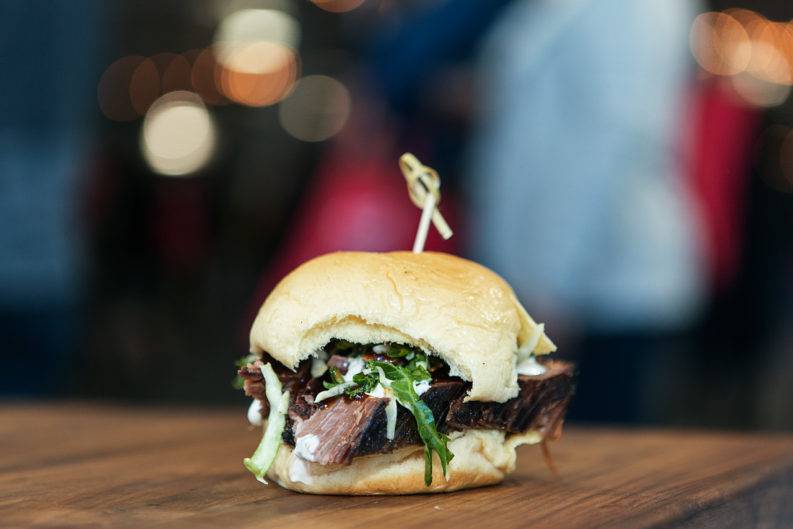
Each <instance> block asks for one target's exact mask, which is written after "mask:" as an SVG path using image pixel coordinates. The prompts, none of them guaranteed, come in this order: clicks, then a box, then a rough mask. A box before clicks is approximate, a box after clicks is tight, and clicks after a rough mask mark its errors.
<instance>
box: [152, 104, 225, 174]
mask: <svg viewBox="0 0 793 529" xmlns="http://www.w3.org/2000/svg"><path fill="white" fill-rule="evenodd" d="M215 143H216V132H215V126H214V123H213V122H212V118H211V116H210V115H209V112H208V111H207V109H206V107H205V106H204V103H203V101H202V100H201V98H200V97H199V96H198V94H195V93H193V92H187V91H177V92H171V93H168V94H166V95H164V96H162V97H161V98H159V99H158V100H157V101H155V102H154V104H153V105H152V106H151V108H149V111H148V113H147V114H146V117H145V119H144V120H143V126H142V127H141V136H140V148H141V152H142V153H143V157H144V159H145V160H146V162H147V163H148V164H149V166H150V167H151V168H152V170H153V171H155V172H157V173H160V174H163V175H168V176H183V175H189V174H191V173H194V172H195V171H197V170H199V169H200V168H202V167H203V166H204V165H206V164H207V162H208V161H209V160H210V158H211V156H212V154H213V152H214V150H215Z"/></svg>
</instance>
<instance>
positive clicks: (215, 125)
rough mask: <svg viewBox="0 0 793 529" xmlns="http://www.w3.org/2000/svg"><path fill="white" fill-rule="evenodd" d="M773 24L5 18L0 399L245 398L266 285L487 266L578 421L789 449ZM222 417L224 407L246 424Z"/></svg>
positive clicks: (779, 75)
mask: <svg viewBox="0 0 793 529" xmlns="http://www.w3.org/2000/svg"><path fill="white" fill-rule="evenodd" d="M791 18H793V5H791V4H790V2H787V1H784V0H768V1H757V2H729V1H718V2H715V1H714V2H710V3H704V2H703V3H697V2H695V1H692V0H642V1H641V2H635V1H632V0H597V1H595V0H568V1H564V2H560V1H553V0H491V1H489V2H482V1H479V0H412V1H406V0H400V1H396V0H313V1H309V0H281V1H275V0H230V1H220V0H202V1H201V2H194V1H188V0H160V1H158V2H132V1H118V2H102V1H100V0H74V1H71V2H56V1H44V0H25V1H22V0H2V1H0V79H2V92H0V221H2V222H0V344H1V345H0V351H2V364H1V365H0V395H2V397H3V398H5V399H17V398H23V399H30V398H89V399H104V400H113V401H124V402H141V403H155V402H156V403H160V402H169V403H196V404H231V403H235V402H236V403H239V404H240V410H242V409H243V408H242V406H243V402H244V401H245V399H244V398H243V397H242V396H241V395H240V392H237V391H235V390H233V389H232V387H231V384H230V382H231V379H232V378H233V375H234V367H233V361H234V360H235V359H236V358H238V357H239V356H241V355H242V354H244V353H245V352H246V351H247V345H248V344H247V331H248V329H249V327H250V324H251V322H252V319H253V316H254V315H255V311H256V309H257V308H258V306H259V304H260V303H261V302H262V301H263V299H264V298H265V296H266V295H267V293H268V292H269V290H270V289H271V288H272V287H273V285H274V284H275V283H276V282H277V281H278V280H279V279H280V278H281V277H283V275H285V273H287V272H288V271H289V270H290V269H292V268H293V267H294V266H296V265H297V264H299V263H301V262H303V261H305V260H306V259H308V258H310V257H312V256H315V255H318V254H321V253H325V252H328V251H333V250H343V249H366V250H382V251H384V250H397V249H409V248H410V247H411V245H412V240H413V236H414V234H415V228H416V226H417V224H418V218H419V210H418V209H416V208H415V207H414V206H413V205H412V203H411V202H410V200H409V198H408V195H407V193H406V190H405V185H404V180H403V178H402V176H401V174H400V172H399V169H398V165H397V160H398V157H399V155H400V154H401V153H403V152H406V151H410V152H413V153H415V154H416V156H418V158H419V159H420V160H422V161H423V162H424V163H426V164H427V165H430V166H432V167H434V168H435V169H437V170H438V171H439V172H440V174H441V176H442V184H443V185H442V202H441V206H440V207H441V210H442V211H443V213H444V215H445V217H446V218H447V220H448V221H449V223H450V224H451V225H452V227H453V228H454V229H455V236H454V237H453V238H452V239H451V240H449V241H442V240H441V239H440V238H439V237H438V235H437V234H436V233H432V234H431V236H430V239H429V242H428V245H427V247H428V248H429V249H434V250H442V251H448V252H453V253H457V254H460V255H464V256H467V257H471V258H474V259H476V260H478V261H481V262H483V263H484V264H486V265H488V266H490V267H492V268H493V269H494V270H496V271H497V272H499V273H500V274H502V275H503V276H504V277H505V278H506V279H507V280H509V281H510V283H511V284H512V285H513V287H514V288H515V290H516V292H517V293H518V295H519V297H520V298H521V299H522V300H523V302H524V304H525V306H526V307H527V309H528V310H529V312H531V313H532V314H533V315H534V316H535V318H536V319H538V320H539V321H544V322H546V330H547V332H548V333H549V335H550V336H551V337H553V338H554V339H555V340H556V341H557V343H558V345H559V346H560V352H559V355H560V356H562V357H565V358H569V359H572V360H574V361H575V362H577V363H578V365H579V370H580V376H579V385H578V395H577V397H576V401H575V403H574V406H573V409H572V411H571V417H572V418H573V419H576V420H579V421H609V422H623V423H644V424H646V423H650V424H670V425H690V426H701V427H720V428H740V429H756V428H762V429H793V404H791V403H793V384H792V383H791V380H793V194H791V193H793V98H791V97H790V92H791V87H792V86H793V22H791ZM241 413H242V412H241Z"/></svg>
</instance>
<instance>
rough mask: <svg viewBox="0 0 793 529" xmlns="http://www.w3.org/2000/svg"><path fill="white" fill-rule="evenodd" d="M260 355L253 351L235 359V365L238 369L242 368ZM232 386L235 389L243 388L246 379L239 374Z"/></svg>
mask: <svg viewBox="0 0 793 529" xmlns="http://www.w3.org/2000/svg"><path fill="white" fill-rule="evenodd" d="M257 358H258V357H257V356H256V355H255V354H253V353H248V354H246V355H245V356H243V357H241V358H239V359H237V360H235V361H234V365H235V366H236V367H237V369H241V368H243V367H245V366H246V365H248V364H250V363H251V362H255V361H256V359H257ZM231 387H232V388H234V389H242V388H244V387H245V379H244V378H242V377H241V376H239V375H237V376H235V377H234V379H233V380H232V381H231Z"/></svg>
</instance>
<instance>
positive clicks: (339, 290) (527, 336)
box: [250, 252, 556, 402]
mask: <svg viewBox="0 0 793 529" xmlns="http://www.w3.org/2000/svg"><path fill="white" fill-rule="evenodd" d="M536 327H537V324H536V323H535V322H534V320H533V319H532V318H531V316H529V315H528V313H527V312H526V310H525V309H524V308H523V306H522V305H521V304H520V302H519V301H518V300H517V298H516V297H515V293H514V292H513V291H512V289H511V288H510V286H509V285H508V284H507V283H506V282H505V281H504V280H503V279H501V277H499V276H498V275H496V274H495V273H494V272H492V271H490V270H488V269H487V268H485V267H483V266H481V265H478V264H476V263H474V262H472V261H468V260H466V259H462V258H459V257H455V256H452V255H448V254H443V253H435V252H424V253H420V254H414V253H411V252H390V253H368V252H339V253H332V254H327V255H323V256H321V257H317V258H316V259H312V260H311V261H308V262H306V263H304V264H302V265H301V266H299V267H298V268H296V269H295V270H294V271H292V273H290V274H289V275H288V276H286V277H285V278H284V279H283V280H282V281H281V282H280V283H279V284H278V286H276V288H275V289H274V290H273V291H272V292H271V293H270V295H269V296H268V298H267V300H266V301H265V302H264V304H263V305H262V307H261V309H260V310H259V314H258V315H257V317H256V321H254V323H253V328H252V329H251V337H250V339H251V352H253V353H261V352H264V351H266V352H267V353H269V354H270V356H272V357H273V358H275V359H276V360H278V361H279V362H281V363H282V364H284V365H285V366H287V367H290V368H295V367H297V365H298V364H299V363H300V361H301V360H303V359H305V358H308V357H309V356H312V355H314V354H316V353H317V351H319V350H320V349H321V348H322V347H323V346H324V345H325V344H327V343H328V341H330V340H331V339H333V338H339V339H344V340H348V341H351V342H357V343H382V342H394V343H405V344H410V345H413V346H416V347H420V348H421V349H423V350H424V351H425V352H427V353H429V354H432V355H435V356H438V357H440V358H442V359H443V360H445V361H446V363H447V364H448V365H449V367H450V369H451V373H452V375H455V376H459V377H461V378H462V379H464V380H468V381H470V382H471V383H472V387H471V391H470V392H469V395H468V399H470V400H483V401H496V402H504V401H505V400H507V399H510V398H512V397H515V396H516V395H517V394H518V384H517V374H516V372H515V361H516V358H517V352H518V349H519V348H521V347H522V346H524V349H525V346H526V345H528V346H529V347H530V342H532V341H535V340H536V338H537V337H536V335H534V332H535V328H536ZM532 338H534V340H532ZM554 350H556V347H555V346H554V344H553V342H551V340H550V339H549V338H548V337H547V336H545V334H542V335H541V336H540V337H539V341H538V342H536V347H534V353H535V354H544V353H550V352H552V351H554Z"/></svg>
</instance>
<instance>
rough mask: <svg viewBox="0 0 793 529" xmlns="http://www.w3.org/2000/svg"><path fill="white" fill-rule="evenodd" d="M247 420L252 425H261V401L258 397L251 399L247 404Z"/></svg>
mask: <svg viewBox="0 0 793 529" xmlns="http://www.w3.org/2000/svg"><path fill="white" fill-rule="evenodd" d="M248 422H249V423H251V424H252V425H253V426H261V425H262V423H263V422H264V419H263V418H262V403H261V402H259V400H258V399H253V402H251V405H250V406H248Z"/></svg>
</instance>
